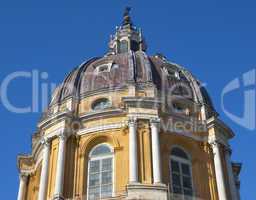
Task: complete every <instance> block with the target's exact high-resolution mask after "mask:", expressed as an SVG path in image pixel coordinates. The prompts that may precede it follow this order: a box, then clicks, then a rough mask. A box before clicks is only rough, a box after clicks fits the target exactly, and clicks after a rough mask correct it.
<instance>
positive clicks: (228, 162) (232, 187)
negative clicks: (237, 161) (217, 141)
mask: <svg viewBox="0 0 256 200" xmlns="http://www.w3.org/2000/svg"><path fill="white" fill-rule="evenodd" d="M230 155H231V149H229V148H226V149H225V160H226V165H227V171H228V182H229V188H230V193H231V197H232V200H238V197H237V191H236V190H237V189H236V185H235V180H234V174H233V170H232V165H231V159H230Z"/></svg>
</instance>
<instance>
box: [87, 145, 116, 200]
mask: <svg viewBox="0 0 256 200" xmlns="http://www.w3.org/2000/svg"><path fill="white" fill-rule="evenodd" d="M101 145H106V146H107V147H108V148H109V149H110V154H106V155H104V154H103V155H99V156H92V155H91V154H92V152H93V151H94V150H95V149H96V148H97V147H99V146H101ZM107 158H111V159H112V194H111V197H103V198H112V197H114V194H115V174H114V173H115V166H114V163H115V160H114V159H115V156H114V149H113V148H112V147H111V146H110V145H109V144H108V143H100V144H98V145H96V146H94V147H93V148H92V149H91V150H90V152H89V155H88V162H87V188H86V191H87V193H86V200H89V181H90V163H91V161H96V160H100V163H102V160H103V159H107ZM100 166H101V164H100ZM99 173H100V178H99V180H100V181H101V177H102V171H101V167H100V172H99ZM101 188H102V184H101V182H100V193H99V194H100V197H99V199H102V197H101Z"/></svg>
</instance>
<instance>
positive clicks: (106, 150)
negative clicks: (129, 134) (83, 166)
mask: <svg viewBox="0 0 256 200" xmlns="http://www.w3.org/2000/svg"><path fill="white" fill-rule="evenodd" d="M110 153H111V150H110V148H109V147H108V146H107V145H100V146H98V147H96V148H95V149H94V150H93V152H92V153H91V156H99V155H102V154H110Z"/></svg>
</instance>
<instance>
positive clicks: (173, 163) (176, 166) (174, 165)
mask: <svg viewBox="0 0 256 200" xmlns="http://www.w3.org/2000/svg"><path fill="white" fill-rule="evenodd" d="M171 170H172V173H173V172H177V173H180V169H179V163H178V162H176V161H173V160H172V161H171Z"/></svg>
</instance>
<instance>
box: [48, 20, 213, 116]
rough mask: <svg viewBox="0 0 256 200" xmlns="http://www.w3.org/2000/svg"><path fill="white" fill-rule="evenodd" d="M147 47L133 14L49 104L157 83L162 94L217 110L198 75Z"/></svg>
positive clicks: (209, 113)
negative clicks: (103, 53) (106, 48)
mask: <svg viewBox="0 0 256 200" xmlns="http://www.w3.org/2000/svg"><path fill="white" fill-rule="evenodd" d="M146 48H147V45H146V43H145V40H144V37H143V36H142V32H141V30H140V29H137V28H136V27H135V26H133V24H132V22H131V20H130V18H128V19H124V21H123V23H122V25H121V26H120V27H119V28H117V30H116V33H115V35H114V36H111V37H110V42H109V50H108V52H107V53H106V54H105V55H104V56H102V57H94V58H91V59H89V60H87V61H85V62H83V63H82V64H81V65H79V66H78V67H77V68H75V69H73V70H72V71H71V72H70V73H69V74H68V76H67V77H66V78H65V79H64V81H63V82H62V83H61V84H60V85H59V86H58V87H57V88H56V89H55V91H54V92H53V94H52V98H51V101H50V105H49V108H51V107H52V106H54V105H58V104H59V105H60V104H62V103H63V102H64V101H65V100H66V99H68V98H74V99H76V100H80V99H82V98H83V97H85V96H88V95H93V94H96V93H99V92H101V93H102V92H103V93H104V92H106V93H107V92H109V91H113V90H121V89H126V88H127V87H128V86H129V85H135V86H136V87H137V88H138V89H139V90H143V89H145V88H146V87H148V86H149V85H150V86H152V87H155V89H156V91H157V95H158V97H159V98H160V97H161V95H162V93H163V92H165V93H166V94H168V95H180V96H183V97H186V99H187V100H190V101H191V102H192V103H195V104H198V105H199V104H200V105H204V106H205V108H207V110H208V112H207V114H208V115H209V116H212V115H214V114H216V113H215V110H214V107H213V104H212V101H211V99H210V97H209V95H208V93H207V91H206V89H205V88H204V87H203V86H202V84H201V83H200V81H199V80H198V79H197V78H195V77H194V76H193V75H192V74H191V73H190V72H189V71H188V70H187V69H185V68H183V67H182V66H180V65H178V64H176V63H173V62H170V61H168V59H167V58H166V57H165V56H164V55H162V54H160V53H157V54H155V55H148V54H147V53H146ZM161 101H163V99H161Z"/></svg>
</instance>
